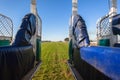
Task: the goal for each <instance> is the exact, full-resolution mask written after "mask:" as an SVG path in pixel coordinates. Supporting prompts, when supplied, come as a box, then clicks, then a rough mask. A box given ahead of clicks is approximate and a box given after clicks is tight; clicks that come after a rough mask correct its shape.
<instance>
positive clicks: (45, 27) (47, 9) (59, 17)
mask: <svg viewBox="0 0 120 80" xmlns="http://www.w3.org/2000/svg"><path fill="white" fill-rule="evenodd" d="M117 3H120V0H118V2H117ZM37 9H38V14H39V15H40V17H41V19H42V40H52V41H60V40H64V38H66V37H68V31H69V25H68V23H69V19H70V16H71V13H72V0H37ZM29 12H30V0H0V13H1V14H4V15H6V16H8V17H10V18H11V19H12V20H13V24H14V35H15V34H16V32H17V30H18V29H19V26H20V24H21V20H22V18H23V16H24V15H25V14H27V13H29ZM108 12H109V8H108V0H78V13H79V14H80V15H81V16H82V17H83V18H84V20H85V21H86V25H87V29H88V32H89V33H90V34H89V36H90V39H95V38H96V32H95V31H96V21H97V20H98V19H99V18H100V17H102V16H104V15H106V14H107V13H108ZM118 13H120V4H118Z"/></svg>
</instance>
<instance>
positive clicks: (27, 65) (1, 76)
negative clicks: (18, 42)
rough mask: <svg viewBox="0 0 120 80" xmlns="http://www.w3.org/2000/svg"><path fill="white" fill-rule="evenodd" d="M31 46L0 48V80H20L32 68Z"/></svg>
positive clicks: (33, 57)
mask: <svg viewBox="0 0 120 80" xmlns="http://www.w3.org/2000/svg"><path fill="white" fill-rule="evenodd" d="M34 59H35V56H34V54H33V48H32V45H29V46H21V47H17V46H8V47H0V80H21V78H22V77H23V76H24V75H25V74H26V73H27V72H28V71H29V70H30V69H31V68H33V67H34Z"/></svg>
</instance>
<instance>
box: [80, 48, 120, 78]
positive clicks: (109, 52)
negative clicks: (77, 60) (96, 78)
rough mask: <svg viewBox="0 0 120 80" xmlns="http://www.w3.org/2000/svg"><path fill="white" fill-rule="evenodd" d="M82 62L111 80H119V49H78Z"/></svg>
mask: <svg viewBox="0 0 120 80" xmlns="http://www.w3.org/2000/svg"><path fill="white" fill-rule="evenodd" d="M80 54H81V58H82V60H84V61H85V62H87V63H88V64H89V65H91V66H93V67H94V68H95V69H97V70H98V71H100V72H101V73H103V74H104V75H106V76H108V77H109V78H111V79H112V80H119V79H120V48H112V47H95V46H92V47H83V48H81V49H80Z"/></svg>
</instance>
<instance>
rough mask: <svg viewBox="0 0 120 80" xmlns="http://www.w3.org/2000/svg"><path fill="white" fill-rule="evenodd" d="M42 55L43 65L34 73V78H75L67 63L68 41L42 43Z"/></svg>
mask: <svg viewBox="0 0 120 80" xmlns="http://www.w3.org/2000/svg"><path fill="white" fill-rule="evenodd" d="M41 57H42V65H41V66H40V69H39V70H38V71H37V72H36V74H35V75H34V77H33V80H74V77H73V76H72V74H71V72H70V70H69V67H68V65H67V59H68V45H67V43H63V42H46V43H42V55H41Z"/></svg>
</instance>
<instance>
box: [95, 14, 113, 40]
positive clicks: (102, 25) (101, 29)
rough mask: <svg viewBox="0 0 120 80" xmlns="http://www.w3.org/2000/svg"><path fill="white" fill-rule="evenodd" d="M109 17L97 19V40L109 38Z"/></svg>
mask: <svg viewBox="0 0 120 80" xmlns="http://www.w3.org/2000/svg"><path fill="white" fill-rule="evenodd" d="M109 20H110V19H109V15H106V16H104V17H102V18H100V19H99V21H98V22H97V39H100V38H109V37H110V34H111V33H110V32H111V28H110V25H111V24H110V21H109Z"/></svg>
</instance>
